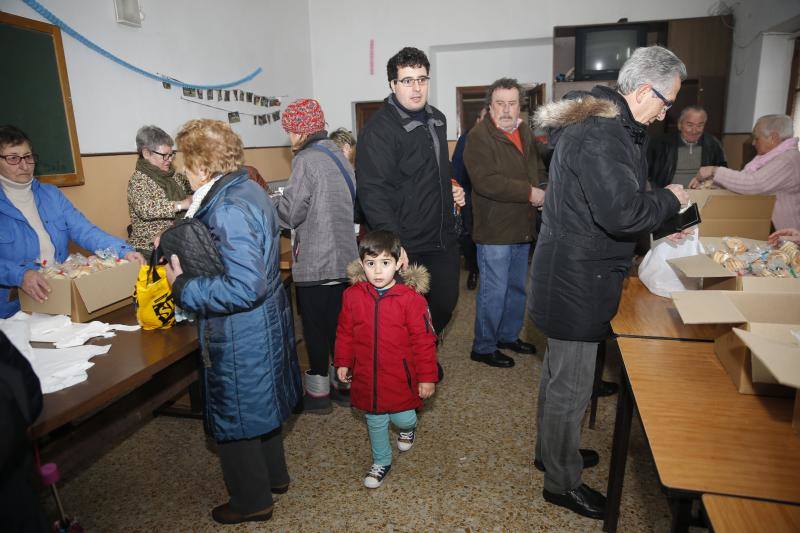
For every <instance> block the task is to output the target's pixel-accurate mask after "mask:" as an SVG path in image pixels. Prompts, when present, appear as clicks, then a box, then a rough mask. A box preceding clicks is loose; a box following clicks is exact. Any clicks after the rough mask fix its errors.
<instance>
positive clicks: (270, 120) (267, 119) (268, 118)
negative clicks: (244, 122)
mask: <svg viewBox="0 0 800 533" xmlns="http://www.w3.org/2000/svg"><path fill="white" fill-rule="evenodd" d="M262 116H263V117H264V124H269V123H270V122H272V119H271V118H270V117H269V115H262Z"/></svg>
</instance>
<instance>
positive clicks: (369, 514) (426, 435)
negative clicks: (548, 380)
mask: <svg viewBox="0 0 800 533" xmlns="http://www.w3.org/2000/svg"><path fill="white" fill-rule="evenodd" d="M465 278H466V276H462V292H461V297H460V300H459V305H458V308H457V311H456V315H455V317H454V319H453V322H452V324H451V327H450V329H449V330H448V332H447V335H446V338H445V343H444V345H443V347H442V349H441V351H440V354H439V358H440V361H441V363H442V365H443V366H444V368H445V372H446V377H445V381H444V383H442V384H441V386H440V387H438V388H437V391H436V396H435V397H434V399H433V400H432V401H429V403H428V404H427V406H426V408H425V410H424V412H422V413H421V416H420V432H419V437H418V440H417V442H416V444H415V446H414V448H413V449H412V450H411V451H409V452H407V453H404V454H403V455H402V456H398V452H397V451H396V450H395V459H394V465H393V468H392V471H391V473H390V474H389V476H388V477H387V479H386V482H385V483H384V485H383V486H382V487H381V488H379V489H377V490H370V489H366V488H364V487H363V486H362V484H361V480H362V477H363V475H364V473H365V472H366V469H367V468H368V466H369V464H370V463H371V460H370V453H369V444H368V439H367V432H366V428H365V425H364V422H363V420H362V418H361V417H360V416H358V415H357V414H355V413H354V412H352V411H351V410H350V409H345V408H341V407H335V409H334V412H333V413H332V414H331V415H328V416H314V415H301V416H299V417H294V418H292V419H291V420H290V421H289V422H288V424H287V425H286V426H285V428H284V431H285V436H286V452H287V460H288V463H289V471H290V474H291V475H292V478H293V481H292V485H291V488H290V490H289V492H288V493H287V494H285V495H281V496H278V497H277V500H276V505H275V514H274V516H273V518H272V520H271V521H269V522H266V523H263V524H257V525H256V524H246V525H240V526H227V527H223V526H219V525H217V524H215V523H214V522H213V521H212V520H211V517H210V514H209V511H210V509H211V508H212V507H214V506H215V505H218V504H220V503H223V502H224V501H227V493H226V491H225V486H224V483H223V481H222V474H221V471H220V468H219V463H218V460H217V457H216V456H215V455H214V453H213V451H211V447H209V446H208V445H207V443H206V440H205V438H204V435H203V430H202V426H201V423H200V421H197V420H187V419H176V418H156V419H154V420H152V421H151V422H149V423H148V424H146V425H145V426H144V427H142V429H140V430H139V431H138V432H137V433H135V434H134V435H133V436H131V437H130V438H128V439H127V440H126V441H124V442H123V443H121V444H120V445H119V446H117V447H116V448H114V449H113V450H112V451H111V452H110V453H108V454H106V455H105V456H103V457H102V458H100V459H99V460H98V461H97V462H95V463H94V464H93V465H92V466H91V467H89V468H88V469H86V470H85V471H84V472H82V473H81V474H78V475H77V476H75V477H73V478H72V479H69V480H67V481H66V482H65V483H63V484H62V488H61V496H62V501H63V503H64V506H65V507H66V509H67V510H68V512H69V513H70V514H74V515H77V516H79V517H80V519H81V523H82V524H83V526H84V527H85V528H86V530H87V531H90V532H101V531H102V532H105V531H108V532H121V531H125V532H129V531H165V532H173V531H176V532H177V531H217V530H223V531H224V530H230V531H272V530H274V531H431V530H434V531H559V532H560V531H601V530H602V522H601V521H596V520H589V519H585V518H582V517H580V516H578V515H576V514H573V513H571V512H569V511H566V510H563V509H561V508H559V507H555V506H552V505H550V504H546V503H545V502H544V500H543V499H542V496H541V492H542V482H543V475H542V474H541V473H540V472H538V471H537V470H536V469H535V468H534V467H533V464H532V453H533V442H534V435H535V428H534V422H533V420H534V413H535V410H536V391H537V388H538V382H539V370H540V367H541V355H536V356H517V357H516V361H517V365H516V366H515V367H514V368H512V369H510V370H509V369H494V368H490V367H487V366H485V365H482V364H479V363H474V362H472V361H470V360H469V350H470V346H471V342H472V324H473V318H474V313H475V292H473V291H467V290H466V289H465V288H464V287H463V285H464V280H465ZM523 338H527V339H529V340H531V341H535V342H536V344H537V346H538V348H539V351H540V352H542V351H543V349H544V346H543V339H542V337H541V335H540V334H539V333H538V332H537V331H536V330H535V329H534V328H533V327H532V326H531V325H530V324H526V328H525V332H524V334H523ZM610 352H611V353H610V354H609V356H608V359H609V361H608V364H607V370H606V372H607V373H606V377H607V378H611V377H614V380H616V377H615V376H616V375H617V371H616V360H617V357H616V354H615V352H614V350H613V349H612V350H610ZM615 406H616V396H614V397H611V398H605V399H601V401H600V408H599V412H598V420H597V429H595V430H589V429H588V428H585V429H584V432H583V441H582V446H583V447H590V448H594V449H596V450H598V451H599V452H600V456H601V461H600V465H598V466H597V467H595V468H593V469H590V470H587V471H585V472H584V481H585V482H586V483H587V484H589V485H590V486H592V487H594V488H597V489H600V490H601V491H602V492H605V487H606V480H607V476H608V466H609V460H610V447H611V435H612V431H613V422H614V410H615ZM45 503H46V506H47V507H48V508H49V510H50V512H52V511H53V505H52V503H51V501H50V499H49V498H48V499H46V500H45ZM668 529H669V512H668V508H667V504H666V500H665V499H664V497H663V496H662V494H661V492H660V490H659V486H658V481H657V476H656V471H655V467H654V465H653V463H652V459H651V457H650V454H649V452H648V450H647V448H646V442H645V441H644V439H643V436H642V432H641V426H640V424H639V423H638V419H636V418H635V419H634V424H633V432H632V436H631V444H630V456H629V459H628V467H627V473H626V478H625V490H624V494H623V501H622V511H621V517H620V526H619V530H620V531H631V532H648V531H666V530H668Z"/></svg>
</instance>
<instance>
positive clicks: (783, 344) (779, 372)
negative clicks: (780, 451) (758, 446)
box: [733, 324, 800, 433]
mask: <svg viewBox="0 0 800 533" xmlns="http://www.w3.org/2000/svg"><path fill="white" fill-rule="evenodd" d="M793 330H795V332H796V331H800V329H798V328H793V327H792V326H787V325H778V324H772V325H771V328H770V329H769V330H768V331H758V330H752V331H747V330H743V329H739V328H733V332H734V333H735V334H736V336H737V337H739V338H740V339H741V340H742V342H744V344H745V345H746V346H747V347H748V348H749V349H750V352H751V353H752V354H753V358H752V363H753V381H764V380H775V381H778V382H779V383H781V384H783V385H786V386H789V387H794V388H795V389H797V392H796V393H795V402H794V416H793V418H792V427H793V428H794V430H795V432H796V433H800V342H798V339H797V336H796V334H793V333H792V331H793Z"/></svg>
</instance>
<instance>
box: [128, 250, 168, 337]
mask: <svg viewBox="0 0 800 533" xmlns="http://www.w3.org/2000/svg"><path fill="white" fill-rule="evenodd" d="M133 301H134V302H135V305H136V320H138V321H139V325H140V326H142V329H167V328H171V327H172V325H173V324H174V323H175V302H173V301H172V290H171V289H170V286H169V283H168V282H167V271H166V267H165V266H164V265H155V266H152V267H151V266H149V265H143V266H142V267H140V268H139V277H138V278H137V279H136V288H135V289H134V292H133Z"/></svg>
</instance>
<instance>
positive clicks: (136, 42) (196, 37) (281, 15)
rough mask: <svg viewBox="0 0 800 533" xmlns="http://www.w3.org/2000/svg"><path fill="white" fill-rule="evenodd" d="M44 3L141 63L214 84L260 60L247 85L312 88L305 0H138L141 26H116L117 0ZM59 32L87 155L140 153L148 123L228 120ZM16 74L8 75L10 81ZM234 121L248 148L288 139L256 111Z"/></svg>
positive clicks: (265, 89)
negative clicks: (256, 120)
mask: <svg viewBox="0 0 800 533" xmlns="http://www.w3.org/2000/svg"><path fill="white" fill-rule="evenodd" d="M39 1H40V3H41V4H43V5H44V6H45V7H46V8H48V9H49V10H50V11H52V12H53V13H54V14H55V15H56V16H58V17H59V18H61V19H62V20H63V21H64V22H66V23H67V24H69V25H70V26H72V27H73V28H74V29H75V30H76V31H78V32H80V33H82V34H84V35H85V36H86V37H87V38H89V39H90V40H92V41H94V42H95V43H96V44H98V45H99V46H101V47H103V48H105V49H107V50H109V51H110V52H112V53H114V54H116V55H118V56H120V57H121V58H123V59H124V60H126V61H128V62H129V63H132V64H134V65H136V66H138V67H140V68H143V69H144V70H147V71H153V72H160V73H164V74H168V75H170V76H172V77H174V78H176V79H180V80H183V81H186V82H194V83H198V84H200V83H203V84H216V83H224V82H227V81H231V80H237V79H240V78H242V77H243V76H245V75H246V74H248V73H250V72H252V71H253V70H254V69H255V68H256V67H259V66H260V67H261V68H262V69H263V70H264V72H263V73H262V74H261V75H260V76H258V77H256V78H255V79H253V80H252V81H250V82H248V83H246V84H244V85H243V86H242V87H240V88H241V89H243V90H245V91H252V92H254V93H256V94H261V95H284V94H285V95H291V96H292V97H297V96H309V95H310V94H311V89H312V82H311V64H310V58H311V55H310V40H309V34H308V4H307V2H305V1H294V0H259V1H253V0H226V1H225V2H209V1H196V0H170V1H159V0H140V3H141V7H142V11H144V13H145V15H146V18H145V20H144V22H143V23H142V27H141V28H131V27H127V26H123V25H120V24H117V23H116V22H115V18H114V4H113V1H112V0H80V1H71V0H39ZM0 10H3V11H6V12H8V13H13V14H15V15H20V16H23V17H27V18H31V19H35V20H43V19H42V18H41V17H40V16H39V15H38V13H36V12H34V11H33V10H32V9H31V8H29V7H28V6H27V5H25V4H24V3H22V2H21V1H20V0H0ZM62 37H63V41H64V54H65V56H66V62H67V70H68V74H69V81H70V87H71V92H72V97H73V108H74V111H75V121H76V124H77V130H78V140H79V144H80V148H81V152H82V153H103V152H122V151H134V150H135V149H136V148H135V143H134V138H135V135H136V130H137V129H138V128H139V127H140V126H141V125H143V124H156V125H158V126H160V127H161V128H163V129H164V130H166V131H167V132H168V133H171V134H174V133H176V132H177V130H178V128H179V127H180V125H181V124H183V123H184V122H186V121H187V120H189V119H191V118H215V119H220V120H227V113H226V112H222V111H216V110H214V109H209V108H206V107H202V106H200V105H197V104H192V103H188V102H184V101H182V100H180V96H179V95H180V94H181V93H180V91H179V89H176V88H174V87H173V89H172V90H170V91H167V90H165V89H163V88H162V86H161V84H160V83H158V82H155V81H152V80H149V79H147V78H144V77H142V76H140V75H138V74H135V73H133V72H130V71H128V70H126V69H124V68H123V67H121V66H119V65H117V64H116V63H113V62H111V61H110V60H108V59H106V58H104V57H102V56H100V55H98V54H97V53H95V52H93V51H91V50H89V49H88V48H86V47H85V46H84V45H82V44H80V43H78V42H77V41H76V40H74V39H73V38H71V37H69V36H67V35H66V34H62ZM5 59H6V60H8V58H5ZM11 79H13V78H11V77H10V76H9V74H8V73H6V74H5V75H4V76H3V83H7V82H8V81H9V80H11ZM209 103H213V105H220V107H227V108H228V109H230V110H231V111H237V110H238V111H245V112H251V113H255V112H259V113H263V112H266V111H267V108H263V107H255V106H253V105H252V104H246V103H242V104H238V103H236V102H229V103H225V102H216V101H214V102H209ZM8 104H11V103H10V102H4V103H3V105H8ZM272 110H273V111H274V110H275V109H272ZM31 112H35V110H31ZM233 127H234V129H235V130H236V131H237V132H238V133H239V134H240V135H241V136H242V138H243V140H244V142H245V146H272V145H285V144H288V139H287V137H286V134H285V133H284V131H283V129H282V128H281V127H280V124H273V125H267V126H254V125H253V121H252V117H248V116H244V117H242V122H241V123H239V124H234V125H233Z"/></svg>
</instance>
